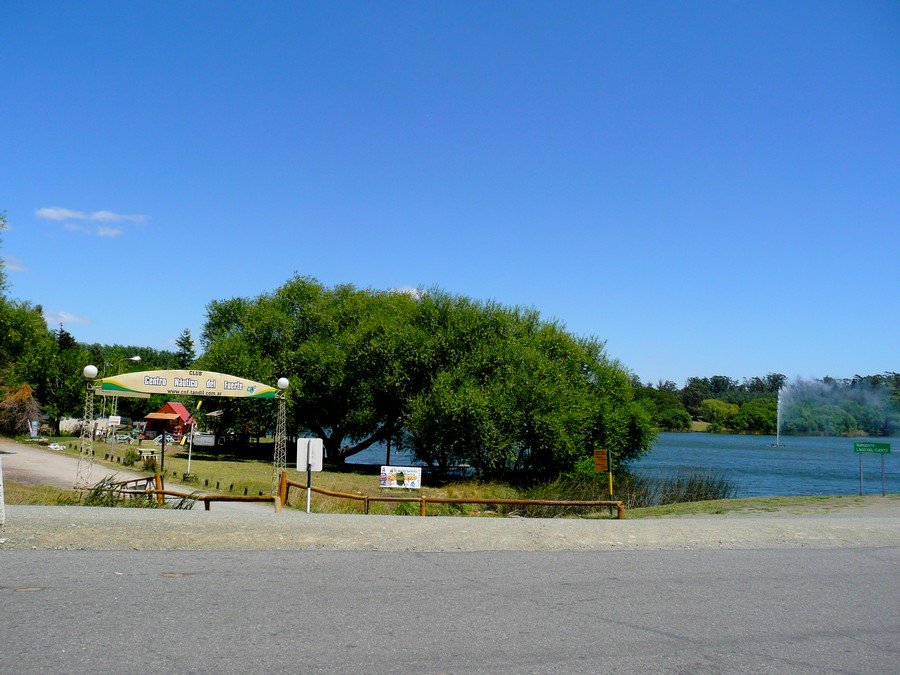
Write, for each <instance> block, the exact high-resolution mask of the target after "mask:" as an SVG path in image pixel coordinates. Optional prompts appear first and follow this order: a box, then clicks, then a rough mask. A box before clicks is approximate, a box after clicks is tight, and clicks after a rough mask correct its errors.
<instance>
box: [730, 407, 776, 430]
mask: <svg viewBox="0 0 900 675" xmlns="http://www.w3.org/2000/svg"><path fill="white" fill-rule="evenodd" d="M777 420H778V401H776V400H775V399H774V398H757V399H754V400H752V401H748V402H747V403H745V404H744V405H742V406H741V409H740V410H739V411H738V413H737V414H736V415H735V416H734V417H733V418H732V420H731V426H732V428H734V429H735V430H736V431H744V432H748V433H759V434H774V433H775V427H776V423H777Z"/></svg>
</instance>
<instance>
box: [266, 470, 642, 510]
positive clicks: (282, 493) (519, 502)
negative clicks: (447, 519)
mask: <svg viewBox="0 0 900 675" xmlns="http://www.w3.org/2000/svg"><path fill="white" fill-rule="evenodd" d="M292 487H295V488H299V489H301V490H306V489H307V486H306V485H305V484H303V483H297V482H295V481H292V480H288V478H287V473H282V474H281V480H280V481H279V484H278V496H279V498H280V501H281V503H282V504H287V500H288V496H289V495H290V489H291V488H292ZM310 490H312V491H313V492H315V493H316V494H320V495H325V496H326V497H337V498H340V499H352V500H354V501H360V502H363V512H364V513H366V514H368V513H369V504H370V503H371V502H407V503H418V504H419V515H420V516H425V515H427V511H428V505H429V504H487V505H501V504H509V505H514V506H594V507H603V506H608V507H615V509H616V517H617V518H624V517H625V504H624V503H623V502H620V501H610V500H557V499H476V498H468V497H466V498H460V499H456V498H450V497H427V496H425V495H421V496H419V497H386V496H381V495H377V496H373V495H354V494H350V493H348V492H335V491H334V490H326V489H325V488H320V487H315V486H313V487H311V488H310Z"/></svg>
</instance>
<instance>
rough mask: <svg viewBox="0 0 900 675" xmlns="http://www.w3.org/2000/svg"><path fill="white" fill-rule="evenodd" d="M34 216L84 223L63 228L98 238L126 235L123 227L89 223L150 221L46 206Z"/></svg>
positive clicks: (124, 215) (115, 214) (126, 215)
mask: <svg viewBox="0 0 900 675" xmlns="http://www.w3.org/2000/svg"><path fill="white" fill-rule="evenodd" d="M34 215H35V216H36V217H38V218H40V219H41V220H56V221H62V220H66V221H73V220H77V221H83V222H84V223H85V224H81V223H73V222H66V223H63V224H62V226H63V227H64V228H65V229H67V230H68V231H69V232H81V233H82V234H92V235H95V236H97V237H120V236H122V234H123V233H124V230H123V229H122V228H121V227H112V226H110V225H107V224H103V225H95V226H91V225H88V224H87V223H136V224H142V223H146V222H147V221H148V220H150V217H149V216H145V215H143V214H136V213H131V214H128V213H116V212H115V211H91V212H87V211H76V210H74V209H67V208H64V207H62V206H45V207H42V208H40V209H37V210H36V211H35V212H34Z"/></svg>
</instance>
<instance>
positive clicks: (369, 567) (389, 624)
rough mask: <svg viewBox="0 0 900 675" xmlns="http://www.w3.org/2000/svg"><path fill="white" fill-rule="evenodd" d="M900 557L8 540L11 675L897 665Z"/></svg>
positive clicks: (0, 583) (4, 584)
mask: <svg viewBox="0 0 900 675" xmlns="http://www.w3.org/2000/svg"><path fill="white" fill-rule="evenodd" d="M898 561H900V548H898V547H888V548H859V549H829V550H820V549H777V550H776V549H773V550H702V551H589V552H572V551H565V552H563V551H555V552H511V551H503V552H496V551H493V552H473V553H415V552H398V553H377V552H358V551H291V552H272V551H269V552H215V551H175V552H166V551H154V552H148V551H140V552H137V551H136V552H130V551H43V550H38V551H31V550H6V551H4V550H0V636H2V649H0V672H2V673H63V672H88V671H95V672H111V673H125V672H135V671H141V672H147V673H164V672H165V673H172V672H176V673H263V672H265V673H272V672H335V673H348V672H375V673H406V672H416V673H422V672H424V673H474V672H479V673H481V672H490V673H555V672H560V673H563V672H564V673H587V672H641V673H647V672H691V673H694V672H778V673H785V672H853V673H860V672H864V673H882V672H883V673H896V672H897V664H898V663H900V650H898V644H897V636H898V635H900V582H898V574H897V572H898Z"/></svg>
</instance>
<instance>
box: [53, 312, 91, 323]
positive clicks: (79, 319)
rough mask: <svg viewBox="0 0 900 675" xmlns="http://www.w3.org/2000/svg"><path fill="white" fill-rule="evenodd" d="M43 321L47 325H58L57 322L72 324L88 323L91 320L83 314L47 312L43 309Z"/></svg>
mask: <svg viewBox="0 0 900 675" xmlns="http://www.w3.org/2000/svg"><path fill="white" fill-rule="evenodd" d="M44 321H46V322H47V325H48V326H58V325H59V324H68V325H72V324H73V323H90V322H91V320H90V319H89V318H87V317H85V316H75V315H74V314H71V313H69V312H63V311H60V312H49V311H47V310H46V309H45V310H44Z"/></svg>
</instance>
